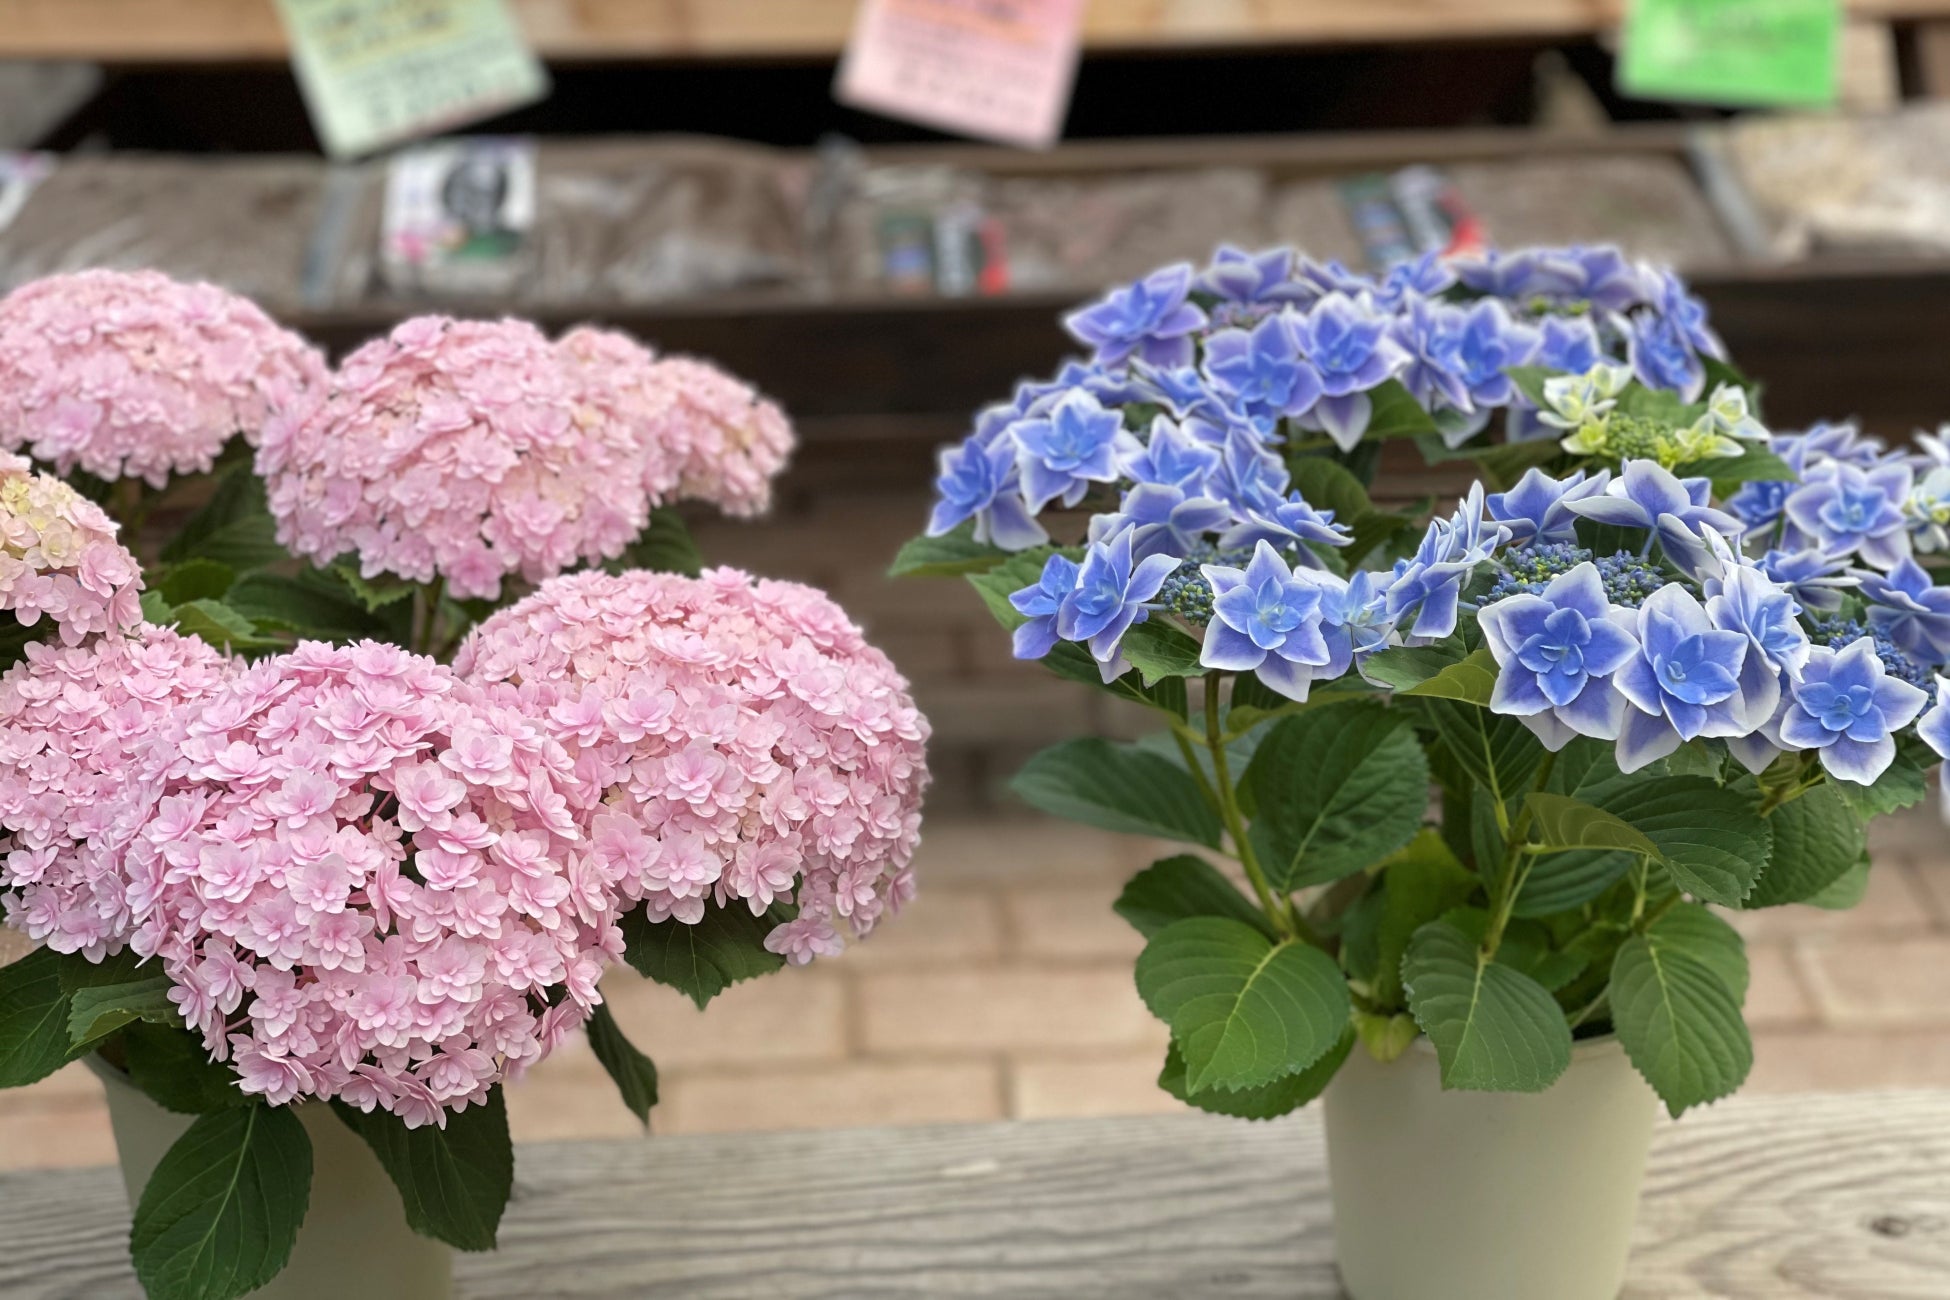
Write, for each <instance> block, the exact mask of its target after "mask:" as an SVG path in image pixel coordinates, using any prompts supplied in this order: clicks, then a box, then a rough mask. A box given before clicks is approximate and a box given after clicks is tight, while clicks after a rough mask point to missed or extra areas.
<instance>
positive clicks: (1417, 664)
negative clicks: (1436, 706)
mask: <svg viewBox="0 0 1950 1300" xmlns="http://www.w3.org/2000/svg"><path fill="white" fill-rule="evenodd" d="M1462 660H1463V656H1462V653H1461V650H1460V649H1459V647H1458V646H1457V645H1456V644H1455V643H1454V642H1453V641H1442V642H1437V643H1436V644H1435V645H1423V646H1395V647H1392V648H1391V649H1387V650H1380V651H1377V652H1376V653H1374V654H1371V655H1369V656H1368V658H1367V660H1366V661H1365V662H1364V663H1362V665H1361V675H1362V676H1364V677H1366V678H1367V679H1368V680H1369V681H1371V682H1375V683H1377V684H1379V685H1382V686H1386V687H1389V688H1391V689H1393V690H1397V691H1405V690H1407V689H1408V688H1409V687H1411V686H1420V685H1421V684H1422V683H1423V682H1426V681H1427V680H1429V678H1431V677H1434V676H1435V675H1436V674H1437V673H1439V672H1441V671H1442V670H1443V669H1445V668H1450V667H1453V666H1454V665H1456V664H1459V663H1461V662H1462Z"/></svg>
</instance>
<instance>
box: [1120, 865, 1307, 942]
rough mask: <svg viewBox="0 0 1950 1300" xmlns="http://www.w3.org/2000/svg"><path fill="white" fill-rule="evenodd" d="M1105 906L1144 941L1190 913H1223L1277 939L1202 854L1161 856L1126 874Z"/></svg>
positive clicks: (1274, 933)
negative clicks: (1114, 897) (1118, 890)
mask: <svg viewBox="0 0 1950 1300" xmlns="http://www.w3.org/2000/svg"><path fill="white" fill-rule="evenodd" d="M1111 909H1112V910H1113V911H1115V912H1116V913H1117V914H1118V915H1119V916H1121V917H1123V918H1124V919H1125V920H1126V921H1129V922H1130V923H1131V928H1132V929H1134V930H1136V931H1137V932H1138V933H1139V934H1141V935H1143V936H1144V937H1145V938H1147V939H1149V938H1150V937H1151V936H1152V935H1155V934H1156V933H1158V931H1160V930H1162V929H1164V928H1165V927H1166V926H1168V925H1170V924H1171V923H1172V922H1174V921H1182V920H1184V919H1186V918H1187V917H1192V916H1227V917H1231V918H1232V919H1233V920H1235V921H1244V922H1245V923H1246V924H1247V925H1250V926H1252V927H1254V928H1255V929H1257V930H1259V931H1260V932H1261V933H1262V934H1264V935H1265V936H1266V937H1267V938H1269V939H1276V938H1278V937H1279V935H1278V933H1277V932H1276V931H1275V930H1274V929H1273V923H1272V922H1271V921H1268V920H1267V919H1266V917H1265V915H1264V914H1263V913H1262V912H1261V911H1260V910H1259V909H1258V908H1257V907H1255V906H1253V904H1252V902H1251V901H1250V900H1249V899H1247V897H1246V896H1245V895H1244V894H1242V893H1240V892H1239V887H1238V886H1237V885H1235V884H1233V883H1232V882H1231V881H1230V880H1227V879H1226V878H1225V876H1223V875H1222V874H1220V872H1219V869H1218V868H1217V867H1215V866H1213V865H1212V864H1211V863H1209V862H1207V861H1206V860H1205V859H1204V858H1200V857H1195V856H1193V855H1192V854H1190V853H1180V854H1178V855H1177V856H1176V857H1170V858H1162V859H1160V860H1158V861H1157V862H1154V863H1152V864H1151V865H1150V866H1148V867H1146V868H1145V869H1144V870H1142V871H1140V872H1138V873H1137V874H1136V875H1135V876H1132V877H1131V879H1130V881H1129V882H1128V883H1127V884H1126V885H1125V886H1124V892H1123V893H1121V894H1119V895H1118V896H1117V901H1116V902H1115V903H1112V904H1111Z"/></svg>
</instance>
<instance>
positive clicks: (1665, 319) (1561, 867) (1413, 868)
mask: <svg viewBox="0 0 1950 1300" xmlns="http://www.w3.org/2000/svg"><path fill="white" fill-rule="evenodd" d="M1069 324H1070V328H1071V331H1072V333H1073V334H1074V336H1075V337H1076V338H1077V339H1078V340H1079V341H1080V342H1081V343H1083V344H1085V345H1086V346H1087V347H1089V348H1091V349H1092V352H1091V355H1089V356H1087V357H1085V358H1082V359H1079V360H1075V361H1072V362H1070V363H1068V364H1066V365H1065V366H1064V367H1063V369H1062V370H1061V371H1060V372H1059V373H1058V375H1057V376H1056V378H1055V379H1053V380H1051V381H1049V382H1046V383H1025V384H1024V385H1022V387H1021V388H1020V389H1019V390H1018V391H1017V394H1016V396H1015V398H1014V399H1013V400H1011V401H1009V402H1007V403H1004V404H1002V405H1000V406H997V407H993V408H991V409H989V410H987V411H984V412H983V413H982V414H981V415H980V416H979V417H978V418H977V420H976V422H975V428H974V431H973V433H972V434H971V436H970V437H969V438H968V439H967V440H966V441H965V442H963V443H962V444H960V445H959V446H957V447H953V448H950V449H948V450H947V451H945V452H944V453H943V454H942V461H941V465H942V474H941V478H940V481H939V484H938V492H937V495H938V500H939V504H938V505H937V506H936V508H935V511H934V513H933V516H932V518H931V519H930V521H929V525H928V528H927V532H926V534H925V535H924V536H922V537H919V538H916V539H915V540H914V541H912V542H910V543H909V544H908V545H907V547H906V548H904V549H903V551H902V553H901V556H900V558H899V559H898V560H897V562H896V564H895V572H896V573H897V574H916V575H920V574H962V575H966V577H967V579H968V581H969V582H970V583H971V584H972V585H973V586H974V587H975V589H976V590H977V592H978V593H979V594H980V596H981V597H982V599H983V600H984V602H985V603H986V604H987V606H988V608H989V609H990V611H991V612H992V613H993V614H994V615H995V617H996V618H997V619H998V621H1000V622H1001V623H1002V625H1003V626H1004V627H1005V628H1007V629H1009V630H1010V631H1011V632H1012V633H1013V635H1014V638H1015V642H1014V645H1015V653H1016V655H1017V656H1018V657H1020V658H1024V659H1033V660H1037V661H1040V662H1042V663H1043V664H1044V665H1046V666H1047V667H1048V668H1049V669H1051V670H1052V671H1054V672H1056V673H1057V674H1059V675H1060V676H1063V677H1065V678H1068V679H1071V680H1073V681H1076V682H1079V683H1082V684H1084V685H1086V686H1088V687H1090V688H1094V689H1101V690H1104V691H1107V692H1109V693H1111V694H1112V695H1114V696H1116V697H1118V698H1119V699H1122V700H1124V701H1128V702H1130V703H1131V704H1134V705H1139V706H1142V707H1143V708H1144V709H1146V710H1148V711H1149V714H1150V716H1151V717H1152V718H1153V719H1155V720H1156V721H1157V722H1158V723H1159V724H1160V727H1159V730H1158V731H1157V732H1156V733H1155V734H1153V735H1151V736H1149V737H1147V738H1146V739H1144V740H1141V741H1138V742H1136V743H1131V744H1119V743H1112V742H1110V741H1106V740H1102V739H1096V738H1079V739H1073V740H1069V741H1065V742H1063V743H1061V744H1058V745H1056V746H1054V747H1052V748H1050V749H1047V750H1045V751H1043V752H1042V753H1040V754H1038V755H1037V756H1035V757H1034V758H1033V759H1031V760H1030V761H1029V763H1028V764H1027V765H1026V766H1025V767H1024V768H1023V770H1022V771H1021V772H1020V773H1019V774H1018V775H1017V777H1016V778H1015V781H1014V785H1013V789H1014V790H1015V791H1016V793H1017V794H1018V795H1020V796H1021V797H1022V798H1023V799H1024V800H1026V801H1027V802H1028V803H1030V804H1032V805H1034V806H1035V807H1037V808H1040V809H1042V810H1044V811H1046V812H1049V813H1053V814H1056V815H1058V816H1063V817H1068V818H1072V819H1075V820H1078V821H1082V822H1085V823H1087V824H1090V825H1093V826H1098V827H1102V828H1106V829H1109V830H1113V831H1120V832H1128V833H1132V834H1139V835H1146V836H1153V837H1158V838H1162V839H1167V840H1175V841H1178V842H1181V843H1183V844H1185V845H1187V846H1188V847H1189V849H1190V850H1191V851H1189V852H1185V853H1181V854H1177V855H1174V856H1171V857H1167V858H1165V859H1163V860H1162V861H1159V862H1157V863H1155V864H1153V865H1152V866H1150V867H1149V868H1147V869H1145V870H1144V871H1142V872H1140V873H1139V874H1138V875H1137V876H1136V877H1134V878H1133V879H1132V880H1131V881H1130V882H1129V884H1128V885H1127V886H1126V888H1125V890H1124V892H1123V894H1122V896H1121V897H1120V898H1119V899H1118V901H1117V903H1116V909H1117V911H1118V913H1119V914H1120V915H1121V916H1123V917H1124V919H1125V920H1127V921H1128V922H1129V923H1130V924H1131V925H1133V926H1134V927H1135V928H1136V929H1137V930H1138V931H1139V932H1140V933H1141V934H1143V936H1144V937H1145V940H1146V945H1145V948H1144V950H1143V952H1142V954H1141V955H1140V957H1139V958H1138V961H1137V972H1136V975H1137V986H1138V991H1139V993H1140V994H1141V996H1142V997H1143V999H1144V1000H1145V1002H1146V1003H1147V1005H1148V1006H1149V1007H1150V1008H1151V1010H1152V1011H1153V1012H1154V1013H1155V1014H1156V1015H1157V1016H1158V1017H1159V1018H1160V1019H1161V1020H1163V1021H1164V1022H1165V1023H1166V1024H1168V1025H1169V1026H1170V1030H1171V1045H1170V1049H1169V1052H1168V1054H1167V1057H1166V1060H1165V1062H1164V1065H1163V1069H1162V1072H1161V1073H1160V1075H1159V1083H1160V1085H1161V1086H1162V1087H1163V1088H1164V1089H1166V1090H1167V1091H1168V1092H1170V1093H1172V1094H1173V1095H1175V1096H1177V1097H1179V1098H1181V1099H1182V1100H1185V1101H1187V1102H1189V1103H1191V1104H1193V1105H1195V1106H1199V1107H1202V1108H1204V1109H1207V1110H1211V1111H1217V1112H1220V1113H1224V1114H1230V1115H1239V1116H1246V1117H1251V1118H1267V1117H1271V1116H1274V1115H1279V1114H1282V1113H1285V1112H1287V1111H1290V1110H1292V1109H1293V1108H1295V1107H1297V1106H1299V1105H1302V1104H1304V1103H1305V1102H1306V1101H1307V1100H1309V1099H1310V1098H1312V1097H1314V1096H1315V1095H1317V1094H1318V1093H1319V1092H1320V1091H1321V1090H1322V1089H1323V1088H1324V1087H1325V1086H1326V1084H1327V1083H1328V1081H1329V1080H1330V1079H1331V1078H1332V1077H1333V1075H1334V1074H1335V1072H1336V1071H1337V1070H1338V1068H1339V1067H1340V1065H1341V1063H1342V1062H1343V1061H1344V1060H1345V1059H1346V1057H1347V1055H1348V1053H1349V1052H1351V1051H1355V1050H1361V1051H1367V1052H1370V1053H1372V1054H1373V1055H1374V1056H1375V1057H1377V1058H1378V1059H1381V1060H1384V1061H1386V1060H1390V1059H1393V1058H1395V1057H1397V1056H1399V1055H1400V1054H1401V1053H1402V1052H1403V1051H1405V1050H1406V1049H1407V1048H1408V1046H1409V1045H1410V1044H1411V1043H1412V1042H1414V1041H1415V1040H1416V1039H1418V1038H1420V1037H1424V1036H1425V1037H1426V1038H1427V1039H1428V1040H1429V1042H1430V1043H1431V1044H1432V1046H1433V1048H1434V1051H1435V1055H1436V1057H1437V1061H1438V1065H1439V1069H1440V1073H1441V1078H1442V1082H1443V1084H1444V1085H1445V1086H1446V1087H1449V1088H1461V1089H1482V1090H1500V1091H1536V1090H1541V1089H1544V1088H1547V1087H1549V1086H1550V1085H1551V1084H1552V1082H1553V1081H1555V1080H1556V1079H1557V1077H1558V1076H1559V1075H1560V1074H1562V1073H1563V1071H1564V1070H1565V1069H1566V1068H1567V1067H1568V1066H1569V1063H1570V1060H1571V1051H1572V1045H1573V1043H1574V1042H1575V1041H1577V1040H1578V1039H1580V1038H1586V1037H1592V1036H1596V1035H1602V1034H1615V1035H1616V1036H1617V1038H1618V1039H1619V1041H1620V1042H1621V1043H1622V1045H1623V1047H1624V1049H1625V1051H1626V1053H1627V1054H1628V1055H1629V1057H1630V1059H1631V1060H1632V1062H1633V1064H1634V1065H1635V1066H1636V1067H1637V1068H1638V1070H1639V1071H1640V1073H1642V1074H1643V1075H1644V1077H1645V1078H1646V1080H1647V1081H1648V1082H1649V1083H1650V1085H1651V1086H1652V1088H1653V1089H1654V1090H1655V1091H1656V1092H1657V1093H1658V1095H1659V1096H1660V1097H1661V1098H1662V1099H1663V1100H1664V1102H1665V1104H1666V1106H1667V1107H1668V1108H1669V1109H1670V1111H1671V1112H1672V1113H1673V1114H1675V1115H1677V1114H1679V1113H1680V1112H1682V1111H1684V1110H1686V1109H1687V1108H1689V1107H1691V1106H1695V1105H1699V1104H1701V1103H1703V1102H1708V1101H1711V1100H1714V1099H1715V1098H1718V1097H1722V1096H1725V1095H1727V1094H1728V1093H1729V1092H1731V1091H1733V1090H1734V1089H1735V1088H1736V1087H1737V1086H1738V1085H1739V1084H1740V1083H1741V1081H1742V1080H1743V1078H1744V1077H1745V1075H1746V1074H1747V1072H1748V1069H1749V1067H1750V1065H1751V1062H1752V1048H1751V1043H1750V1039H1749V1035H1748V1032H1747V1028H1746V1026H1745V1024H1744V1022H1743V1019H1742V1015H1741V1005H1742V1000H1743V998H1744V995H1745V992H1746V988H1747V966H1746V959H1745V956H1744V952H1743V948H1742V944H1741V939H1740V936H1739V933H1738V931H1737V930H1736V929H1735V928H1734V927H1733V926H1732V925H1730V924H1729V923H1728V921H1727V920H1726V915H1725V914H1726V913H1727V912H1729V911H1741V910H1747V909H1754V908H1763V907H1773V906H1779V905H1783V904H1789V903H1812V904H1814V905H1816V906H1823V907H1841V906H1847V905H1848V904H1850V903H1852V902H1853V901H1854V900H1855V899H1857V898H1859V897H1860V895H1861V893H1862V891H1863V888H1864V885H1865V881H1866V876H1867V872H1868V870H1869V862H1868V856H1867V851H1866V840H1865V829H1866V825H1867V823H1868V822H1869V821H1870V820H1871V819H1872V818H1874V817H1875V816H1877V815H1879V814H1883V813H1887V812H1891V811H1893V810H1896V809H1898V808H1901V807H1904V806H1906V805H1910V804H1913V803H1916V802H1917V801H1919V800H1920V799H1922V798H1923V795H1924V789H1925V776H1926V774H1927V772H1928V770H1929V769H1930V768H1932V767H1934V766H1935V765H1936V763H1937V761H1938V757H1939V755H1941V754H1943V753H1944V752H1946V750H1950V708H1946V699H1945V697H1944V695H1943V687H1944V683H1945V681H1946V680H1950V679H1946V678H1944V677H1941V676H1939V673H1940V672H1941V670H1942V669H1943V666H1944V663H1945V661H1946V659H1950V638H1947V637H1946V634H1947V633H1950V587H1944V586H1939V585H1937V584H1936V582H1935V578H1934V576H1933V573H1932V570H1931V569H1930V568H1929V567H1928V562H1929V561H1930V560H1931V559H1932V558H1933V557H1935V556H1936V555H1938V554H1940V552H1941V550H1942V548H1943V545H1944V532H1943V527H1944V525H1943V523H1942V519H1943V518H1944V516H1945V511H1944V507H1943V499H1944V498H1943V492H1942V490H1941V489H1942V486H1943V482H1944V481H1945V479H1946V476H1943V475H1938V471H1939V470H1941V469H1942V467H1943V465H1944V464H1945V463H1946V462H1945V460H1944V457H1943V454H1942V446H1941V444H1937V443H1934V442H1931V443H1926V444H1925V450H1923V451H1921V452H1916V453H1912V452H1905V451H1889V450H1886V449H1884V448H1883V447H1882V445H1881V444H1879V443H1877V442H1875V441H1874V440H1872V439H1868V438H1865V437H1863V436H1861V435H1860V434H1859V433H1858V432H1857V431H1855V430H1854V429H1853V428H1850V427H1845V426H1822V427H1817V428H1815V429H1811V430H1809V431H1807V432H1806V433H1801V434H1794V435H1779V436H1776V435H1774V434H1772V433H1770V431H1769V430H1768V429H1767V428H1766V426H1765V425H1764V424H1762V423H1761V421H1760V419H1759V416H1758V413H1757V411H1756V409H1755V406H1754V393H1753V390H1752V388H1751V387H1750V386H1749V385H1748V384H1747V383H1746V381H1745V380H1744V379H1743V378H1742V377H1741V376H1740V375H1739V374H1738V372H1736V371H1734V370H1733V369H1732V368H1731V367H1730V366H1729V365H1728V364H1727V362H1726V361H1725V359H1724V357H1723V355H1722V349H1721V346H1720V343H1719V341H1718V339H1717V338H1716V337H1715V336H1714V334H1713V333H1712V332H1711V330H1710V328H1709V327H1708V324H1707V318H1706V312H1705V309H1704V308H1703V307H1702V306H1701V305H1700V304H1699V303H1698V302H1697V301H1696V300H1695V299H1694V298H1693V297H1692V296H1691V295H1690V294H1689V293H1688V292H1687V291H1686V289H1685V287H1684V286H1683V285H1682V284H1681V282H1680V281H1679V280H1678V279H1677V277H1675V276H1674V275H1673V274H1672V273H1671V272H1669V271H1666V270H1663V269H1660V268H1656V267H1650V266H1645V265H1640V264H1635V263H1632V262H1631V261H1629V260H1628V259H1626V258H1625V257H1624V256H1623V255H1621V254H1620V253H1619V252H1618V251H1617V250H1615V249H1602V248H1600V249H1578V248H1571V249H1537V250H1530V251H1526V252H1520V253H1515V254H1510V255H1490V256H1487V257H1484V258H1480V259H1473V260H1461V261H1454V262H1448V263H1444V262H1439V261H1435V260H1432V259H1423V260H1421V261H1418V262H1415V263H1412V264H1409V265H1407V266H1403V267H1400V268H1398V269H1396V270H1395V271H1393V272H1391V273H1389V274H1388V275H1386V276H1384V277H1379V278H1376V277H1368V276H1362V275H1356V274H1353V273H1351V272H1348V271H1346V270H1345V269H1343V268H1341V267H1339V266H1335V265H1332V264H1327V265H1322V264H1318V263H1315V262H1312V261H1309V260H1308V259H1306V258H1304V257H1301V256H1299V255H1297V254H1295V253H1292V252H1290V251H1287V250H1278V251H1274V252H1270V253H1260V254H1251V255H1248V254H1245V253H1242V252H1238V251H1234V250H1222V251H1221V252H1220V253H1219V254H1218V256H1217V258H1216V259H1215V260H1214V261H1213V263H1212V264H1211V265H1210V266H1208V267H1206V268H1204V269H1203V270H1200V271H1194V270H1192V269H1191V268H1189V267H1174V268H1169V269H1167V270H1165V271H1161V272H1158V273H1156V274H1153V275H1151V276H1149V277H1147V278H1146V279H1145V280H1143V281H1142V282H1140V283H1139V284H1138V285H1135V286H1132V287H1131V288H1129V289H1122V290H1118V291H1117V292H1114V293H1112V294H1110V295H1108V296H1107V297H1106V298H1105V299H1103V300H1102V301H1101V302H1099V303H1097V304H1094V305H1092V306H1089V307H1086V308H1084V309H1083V310H1082V311H1080V312H1078V313H1076V314H1075V315H1073V316H1072V317H1070V319H1069ZM1057 428H1068V429H1070V430H1072V431H1073V432H1071V433H1069V434H1066V435H1064V436H1063V437H1056V438H1053V437H1052V436H1051V435H1050V430H1052V429H1057ZM1391 445H1401V446H1404V447H1409V448H1419V450H1420V451H1421V452H1422V454H1423V457H1424V458H1425V459H1426V460H1427V461H1428V462H1430V463H1432V464H1452V465H1455V466H1457V467H1458V468H1466V469H1467V470H1468V471H1469V472H1470V474H1472V475H1473V476H1474V477H1475V478H1476V480H1477V481H1476V482H1475V483H1474V484H1473V485H1472V486H1470V488H1469V489H1468V491H1467V492H1466V493H1465V494H1464V495H1463V496H1462V498H1461V500H1460V501H1459V502H1458V503H1457V504H1456V506H1455V508H1454V509H1453V510H1448V511H1441V512H1437V513H1436V514H1435V517H1434V518H1433V519H1432V520H1428V521H1427V522H1424V521H1425V519H1426V514H1427V511H1428V509H1429V506H1428V505H1426V504H1425V505H1424V506H1421V507H1419V508H1411V509H1408V510H1405V511H1397V510H1390V509H1386V508H1383V507H1381V506H1379V505H1377V504H1375V502H1374V500H1373V499H1372V497H1371V496H1370V493H1369V490H1368V486H1369V484H1370V483H1371V482H1372V481H1373V474H1374V470H1375V467H1376V465H1377V463H1378V460H1379V457H1380V454H1381V453H1382V452H1383V450H1384V449H1386V448H1388V447H1389V446H1391ZM1086 448H1087V451H1086V450H1085V449H1086ZM1932 475H1938V477H1937V478H1935V479H1932V477H1931V476H1932ZM1919 483H1927V484H1930V486H1927V487H1919ZM1432 794H1433V798H1432Z"/></svg>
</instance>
